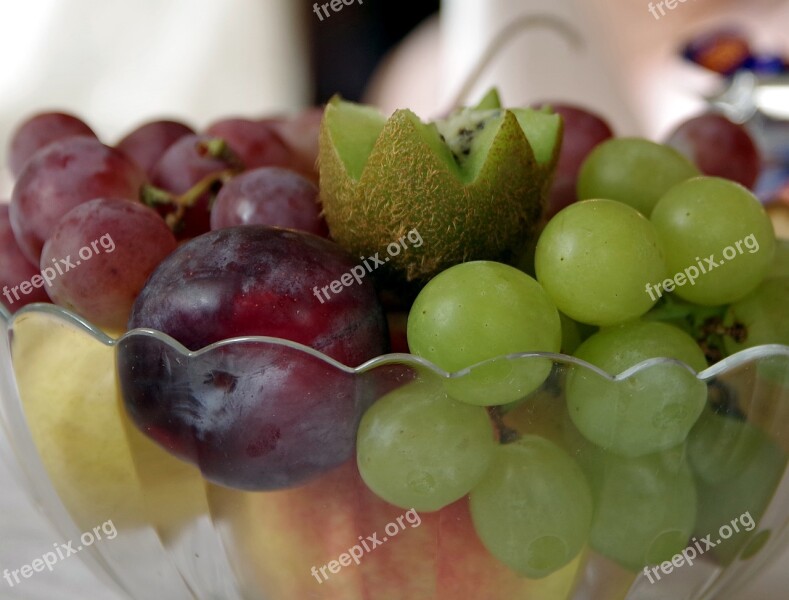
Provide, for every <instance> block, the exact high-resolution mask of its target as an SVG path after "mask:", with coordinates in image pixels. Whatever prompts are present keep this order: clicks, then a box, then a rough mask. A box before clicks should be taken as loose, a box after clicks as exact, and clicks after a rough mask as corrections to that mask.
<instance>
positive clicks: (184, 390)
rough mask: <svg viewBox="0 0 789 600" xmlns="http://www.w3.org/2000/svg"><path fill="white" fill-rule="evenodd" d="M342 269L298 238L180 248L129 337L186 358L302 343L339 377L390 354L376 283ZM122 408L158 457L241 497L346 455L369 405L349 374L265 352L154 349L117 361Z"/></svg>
mask: <svg viewBox="0 0 789 600" xmlns="http://www.w3.org/2000/svg"><path fill="white" fill-rule="evenodd" d="M354 266H356V265H355V261H354V259H353V257H352V256H350V255H348V254H347V253H346V252H345V251H344V250H342V249H341V248H340V247H339V246H337V245H336V244H334V243H333V242H330V241H328V240H325V239H322V238H319V237H316V236H313V235H309V234H306V233H301V232H296V231H290V230H285V229H278V228H272V227H266V226H262V225H245V226H241V227H232V228H228V229H221V230H218V231H212V232H211V233H208V234H205V235H202V236H200V237H198V238H195V239H193V240H190V241H189V242H186V243H185V244H184V245H182V246H181V247H180V248H178V249H177V250H176V251H175V252H174V253H173V254H171V255H170V256H169V257H168V258H166V259H165V260H164V261H163V262H162V263H161V265H159V267H158V268H157V269H156V271H154V273H153V275H151V278H150V279H149V280H148V283H147V284H146V285H145V287H144V288H143V291H142V293H141V294H140V295H139V297H138V298H137V301H136V302H135V304H134V308H133V310H132V315H131V317H130V319H129V329H134V328H137V327H143V328H151V329H157V330H159V331H162V332H164V333H166V334H168V335H170V336H172V337H173V338H175V339H176V340H177V341H178V342H180V343H181V344H183V345H184V346H185V347H186V348H188V349H190V350H193V351H196V350H200V349H201V348H205V347H206V346H208V345H210V344H213V343H215V342H219V341H221V340H225V339H227V338H233V337H240V336H272V337H277V338H285V339H289V340H292V341H294V342H298V343H301V344H304V345H307V346H310V347H312V348H315V349H316V350H319V351H321V352H323V353H324V354H326V355H328V356H330V357H331V358H333V359H335V360H337V361H339V362H342V363H344V364H347V365H358V364H360V363H362V362H364V361H366V360H369V359H371V358H373V357H375V356H377V355H380V354H382V353H384V352H385V351H386V349H387V348H386V345H387V341H386V326H385V322H384V319H383V314H382V311H381V307H380V305H379V304H378V302H377V299H376V296H375V290H374V288H373V285H372V282H371V281H368V280H362V282H361V283H358V284H357V283H356V282H354V281H353V279H351V284H350V285H347V286H346V287H345V288H343V289H342V290H341V292H340V293H336V294H333V295H331V296H329V298H328V299H326V300H323V299H321V300H320V301H319V300H318V299H317V298H316V296H315V294H314V290H315V289H317V288H318V287H322V286H328V285H330V284H331V281H333V280H337V281H339V280H340V279H344V277H343V276H344V275H346V274H348V273H349V272H350V270H351V269H352V268H353V267H354ZM118 369H119V377H120V381H121V389H122V391H123V397H124V402H125V404H126V407H127V409H128V411H129V414H130V415H131V417H132V419H133V420H134V421H135V423H136V424H137V425H138V426H139V427H140V428H141V430H142V431H145V432H147V433H148V434H149V435H150V436H151V437H152V438H153V439H155V440H156V441H158V442H159V443H160V444H161V445H162V446H164V447H165V448H167V449H169V450H170V451H172V452H174V453H176V454H178V455H179V456H181V457H183V458H186V459H187V460H191V461H192V462H196V463H198V464H199V466H200V468H201V469H202V471H203V473H204V475H205V476H206V477H207V478H208V479H210V480H212V481H215V482H218V483H221V484H224V485H228V486H232V487H238V488H243V489H277V488H281V487H286V486H290V485H296V484H299V483H302V482H304V481H307V480H308V479H310V478H311V477H314V476H316V475H319V474H321V473H323V472H325V471H326V470H327V469H329V468H332V467H335V466H337V465H339V464H341V463H343V462H345V461H346V460H348V459H349V458H350V457H351V456H352V455H353V448H354V439H355V433H356V427H357V425H358V421H359V418H360V416H361V414H362V412H363V410H364V409H365V408H366V407H367V406H368V405H369V401H370V400H371V395H370V394H368V393H365V392H364V391H363V390H364V385H363V384H357V383H356V382H355V380H354V378H353V377H351V376H350V375H348V374H347V373H346V372H344V371H342V370H339V369H337V368H335V367H332V366H330V365H328V364H327V363H326V362H324V361H323V360H320V359H318V358H315V357H313V356H311V355H309V354H307V353H306V352H304V351H301V350H296V349H293V348H288V347H285V346H281V345H277V344H272V343H270V342H265V341H235V342H232V343H229V344H219V345H217V346H213V347H211V348H210V349H206V350H204V351H202V352H195V353H193V354H190V355H188V356H186V355H184V354H183V353H182V352H180V351H178V350H177V349H176V348H175V347H173V346H172V345H170V344H167V343H165V342H163V341H162V340H159V339H157V338H155V337H153V336H148V335H143V334H140V335H132V336H129V337H127V338H126V339H125V340H124V341H123V343H122V344H121V345H120V347H119V353H118Z"/></svg>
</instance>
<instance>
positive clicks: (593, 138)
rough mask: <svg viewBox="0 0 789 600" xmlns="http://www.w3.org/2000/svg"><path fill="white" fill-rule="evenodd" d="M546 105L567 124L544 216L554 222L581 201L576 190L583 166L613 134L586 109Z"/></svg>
mask: <svg viewBox="0 0 789 600" xmlns="http://www.w3.org/2000/svg"><path fill="white" fill-rule="evenodd" d="M546 104H548V105H549V106H550V107H551V108H552V109H553V110H554V112H556V113H558V114H560V115H561V116H562V120H563V121H564V135H563V138H562V147H561V150H560V153H559V162H558V164H557V166H556V176H555V179H554V181H553V185H552V187H551V191H550V195H549V199H548V206H547V208H546V212H545V216H546V217H547V218H551V217H552V216H553V215H555V214H556V213H558V212H559V211H560V210H562V209H563V208H564V207H565V206H568V205H569V204H572V203H573V202H575V201H576V200H577V199H578V197H577V195H576V188H577V182H578V172H579V171H580V169H581V165H582V164H583V162H584V160H586V157H587V156H588V155H589V153H590V152H591V151H592V150H593V149H594V148H595V146H597V145H598V144H600V143H601V142H604V141H605V140H607V139H609V138H611V137H613V135H614V134H613V132H612V131H611V127H610V126H609V125H608V123H606V121H605V120H604V119H603V118H602V117H600V116H599V115H596V114H594V113H592V112H590V111H588V110H586V109H584V108H580V107H577V106H571V105H568V104H553V103H546ZM538 106H540V105H538Z"/></svg>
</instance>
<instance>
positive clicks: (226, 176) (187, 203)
mask: <svg viewBox="0 0 789 600" xmlns="http://www.w3.org/2000/svg"><path fill="white" fill-rule="evenodd" d="M220 141H221V140H220ZM240 170H241V169H240V168H237V167H232V168H229V169H225V170H223V171H217V172H216V173H211V174H210V175H207V176H205V177H203V178H202V179H201V180H200V181H198V182H197V183H196V184H195V185H193V186H192V187H191V188H189V189H188V190H186V192H184V193H183V194H173V193H171V192H168V191H167V190H163V189H161V188H157V187H155V186H153V185H144V186H143V187H142V189H141V190H140V199H141V200H142V203H143V204H145V205H146V206H150V207H151V208H156V207H157V206H162V205H164V206H168V205H169V206H172V207H174V210H173V212H170V213H168V214H167V216H166V217H165V218H164V220H165V223H167V226H168V227H169V228H170V229H171V230H172V231H177V229H178V228H179V227H180V226H181V224H182V221H183V218H184V215H185V214H186V211H187V210H188V209H189V208H191V207H193V206H194V205H195V204H196V203H197V201H198V200H199V199H200V198H201V197H202V196H203V194H206V193H209V192H210V193H212V194H213V195H216V193H217V192H218V191H219V188H221V187H222V185H224V184H225V183H227V181H228V180H230V179H231V178H232V177H234V176H235V175H237V174H238V173H239V172H240ZM212 203H213V198H212Z"/></svg>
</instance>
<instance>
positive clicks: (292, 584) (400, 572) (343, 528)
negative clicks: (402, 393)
mask: <svg viewBox="0 0 789 600" xmlns="http://www.w3.org/2000/svg"><path fill="white" fill-rule="evenodd" d="M211 496H212V506H213V507H214V509H215V511H214V512H215V517H219V518H221V519H222V520H223V521H224V522H225V524H226V525H227V528H226V529H225V531H226V532H227V533H228V535H229V536H230V538H229V539H227V540H226V541H228V542H229V543H228V544H227V547H229V548H234V549H235V551H236V552H237V554H236V555H234V556H231V557H230V560H231V562H232V563H233V564H236V565H239V569H240V575H241V577H242V579H243V580H244V581H246V582H247V583H248V584H249V586H250V587H251V588H253V589H256V591H258V593H259V595H260V597H261V598H265V599H266V600H294V599H299V600H301V599H307V598H309V599H310V600H466V599H469V600H472V599H473V600H566V599H568V598H569V597H570V594H571V589H572V586H573V581H574V578H575V576H576V572H577V569H578V566H579V564H580V561H579V560H576V561H574V562H572V563H571V564H569V565H568V566H567V567H565V568H564V569H562V570H561V571H558V572H556V573H554V574H553V575H551V576H549V577H547V578H545V579H542V580H530V579H526V578H524V577H520V576H519V575H517V574H516V573H514V572H513V571H511V570H509V569H508V568H507V567H506V566H504V565H503V564H501V563H499V562H498V561H497V560H496V559H495V558H493V556H491V555H490V554H489V553H488V551H487V550H486V549H485V548H484V546H483V545H482V543H481V542H480V541H479V539H478V537H477V535H476V533H475V531H474V527H473V524H472V522H471V518H470V515H469V511H468V501H467V499H466V498H463V499H461V500H459V501H458V502H455V503H454V504H452V505H450V506H447V507H445V508H444V509H442V510H440V511H438V512H434V513H423V514H419V515H418V517H419V520H417V519H415V518H411V521H412V522H413V523H412V522H409V521H407V520H405V518H404V517H405V515H406V513H407V512H408V511H407V510H405V509H402V508H398V507H395V506H392V505H390V504H388V503H386V502H384V501H382V500H380V499H379V498H378V497H377V496H375V495H374V494H373V493H372V492H371V491H370V490H369V489H367V487H366V486H365V484H364V482H363V481H362V479H361V477H360V476H359V472H358V470H357V468H356V463H355V461H354V460H351V461H349V462H347V463H345V464H344V465H342V466H341V467H339V468H337V469H335V470H334V471H332V472H331V473H329V474H327V475H326V476H324V477H322V478H321V479H319V480H317V481H314V482H312V483H310V484H308V485H306V486H303V487H299V488H295V489H290V490H285V491H281V492H267V493H248V492H236V491H232V490H228V489H224V488H222V489H220V488H215V489H212V490H211ZM412 514H413V513H412ZM398 518H400V520H401V521H402V522H403V526H402V527H400V526H398V532H397V534H396V535H393V536H391V537H390V536H388V535H387V534H386V532H385V529H386V527H387V525H389V524H394V525H390V531H391V532H392V533H393V532H394V527H395V526H396V525H397V519H398ZM360 536H361V537H362V540H363V541H365V542H366V543H367V545H368V547H371V546H373V542H371V541H369V540H368V538H372V537H377V539H378V540H380V541H381V542H383V543H382V544H380V545H377V546H376V547H374V548H372V547H371V548H370V551H369V552H365V553H364V554H363V556H362V557H361V559H360V564H359V565H356V564H355V563H354V562H350V565H349V566H342V567H341V568H340V569H339V571H338V572H336V573H334V574H332V573H331V572H330V570H329V568H328V565H329V563H330V561H337V560H338V559H339V557H340V556H341V555H342V554H344V553H347V552H348V551H349V549H350V548H351V547H353V546H354V545H357V544H358V545H361V544H362V542H361V541H360V540H359V537H360ZM384 539H386V541H385V542H384ZM346 562H348V561H347V560H346ZM338 564H339V563H338ZM313 567H315V572H317V573H318V575H317V577H316V576H315V575H314V574H313V571H312V569H313ZM321 568H323V570H324V572H325V573H326V574H327V575H328V578H324V577H323V576H321V574H320V569H321ZM334 568H335V570H337V565H334ZM319 579H320V582H319Z"/></svg>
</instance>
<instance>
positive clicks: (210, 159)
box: [151, 134, 238, 239]
mask: <svg viewBox="0 0 789 600" xmlns="http://www.w3.org/2000/svg"><path fill="white" fill-rule="evenodd" d="M217 148H219V150H217ZM212 152H213V153H214V154H219V156H215V155H213V154H212ZM229 152H232V151H229V149H228V148H226V147H223V144H222V143H221V140H219V139H218V138H214V137H211V136H207V135H196V134H195V135H191V134H190V135H185V136H183V137H182V138H180V139H179V140H178V141H176V142H175V143H174V144H172V145H171V146H170V147H169V148H168V149H167V151H166V152H165V153H164V154H163V155H162V157H161V158H160V159H159V161H158V162H157V163H156V165H155V166H154V168H153V171H152V172H151V182H152V183H153V184H154V185H155V186H157V187H160V188H163V189H165V190H167V191H168V192H172V193H174V194H183V193H185V192H187V191H188V190H190V189H191V188H192V187H193V186H194V185H196V184H197V183H198V182H199V181H201V180H203V179H204V178H205V177H208V176H209V175H214V174H217V173H220V172H222V171H226V170H228V169H231V168H236V167H238V164H237V163H236V162H235V161H234V157H233V156H232V154H230V153H229ZM210 201H211V195H210V193H205V194H203V195H202V196H201V197H200V198H199V199H198V200H197V202H196V203H195V204H194V205H193V206H192V207H191V208H190V209H189V210H187V212H186V215H185V216H184V219H183V221H182V223H181V226H180V227H178V228H176V230H175V232H176V236H177V237H178V238H179V239H186V238H191V237H195V236H198V235H200V234H202V233H205V232H207V231H209V230H210V229H211V211H210Z"/></svg>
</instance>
